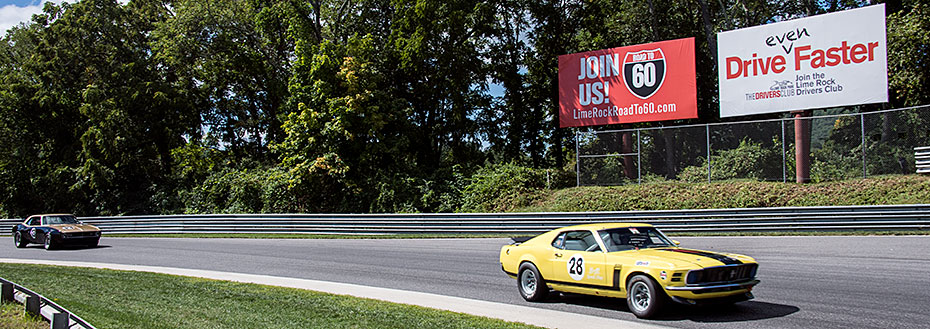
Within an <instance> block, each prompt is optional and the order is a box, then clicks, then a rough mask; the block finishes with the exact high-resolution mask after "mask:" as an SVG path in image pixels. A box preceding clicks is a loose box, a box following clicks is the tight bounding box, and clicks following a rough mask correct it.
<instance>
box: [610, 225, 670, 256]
mask: <svg viewBox="0 0 930 329" xmlns="http://www.w3.org/2000/svg"><path fill="white" fill-rule="evenodd" d="M597 233H598V235H600V236H601V240H602V241H604V247H606V248H607V252H615V251H624V250H633V249H642V248H659V247H671V246H673V245H674V244H672V242H671V241H670V240H669V239H668V238H667V237H665V235H664V234H662V232H659V230H658V229H656V228H654V227H624V228H613V229H609V230H601V231H598V232H597Z"/></svg>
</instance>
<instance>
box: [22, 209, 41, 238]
mask: <svg viewBox="0 0 930 329" xmlns="http://www.w3.org/2000/svg"><path fill="white" fill-rule="evenodd" d="M23 224H24V225H25V226H26V230H25V232H23V233H22V234H23V236H22V237H23V238H25V239H26V240H27V241H29V242H31V243H39V241H44V240H40V239H42V238H43V237H44V235H43V232H42V231H41V230H40V229H39V226H41V225H42V217H41V216H35V217H30V218H28V219H26V221H25V222H23Z"/></svg>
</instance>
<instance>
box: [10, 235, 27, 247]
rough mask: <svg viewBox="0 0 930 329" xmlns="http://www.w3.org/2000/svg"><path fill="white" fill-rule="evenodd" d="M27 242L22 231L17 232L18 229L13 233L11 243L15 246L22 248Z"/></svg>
mask: <svg viewBox="0 0 930 329" xmlns="http://www.w3.org/2000/svg"><path fill="white" fill-rule="evenodd" d="M27 243H28V242H26V240H23V234H22V233H19V231H16V233H13V244H15V245H16V248H23V247H25V246H26V244H27Z"/></svg>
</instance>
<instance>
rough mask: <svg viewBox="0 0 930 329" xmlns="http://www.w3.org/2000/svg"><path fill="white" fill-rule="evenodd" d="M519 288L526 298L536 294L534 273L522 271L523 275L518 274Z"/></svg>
mask: <svg viewBox="0 0 930 329" xmlns="http://www.w3.org/2000/svg"><path fill="white" fill-rule="evenodd" d="M520 288H521V289H523V294H525V295H527V296H530V295H533V294H534V293H536V273H533V271H530V270H525V271H523V274H520Z"/></svg>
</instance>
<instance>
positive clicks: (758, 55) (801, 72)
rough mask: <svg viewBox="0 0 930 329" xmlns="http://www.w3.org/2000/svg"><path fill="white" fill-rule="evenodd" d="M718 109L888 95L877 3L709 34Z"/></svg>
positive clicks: (820, 104)
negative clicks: (714, 60)
mask: <svg viewBox="0 0 930 329" xmlns="http://www.w3.org/2000/svg"><path fill="white" fill-rule="evenodd" d="M717 51H718V59H717V61H718V62H717V67H718V70H717V71H718V72H717V75H718V77H719V81H720V116H721V117H732V116H740V115H752V114H762V113H774V112H784V111H794V110H804V109H813V108H824V107H835V106H845V105H855V104H867V103H880V102H887V101H888V69H887V67H888V65H887V62H888V60H887V46H886V41H885V5H884V4H880V5H875V6H869V7H863V8H858V9H852V10H847V11H842V12H837V13H832V14H825V15H818V16H812V17H807V18H802V19H796V20H790V21H784V22H779V23H773V24H768V25H763V26H756V27H750V28H745V29H739V30H733V31H726V32H720V33H718V34H717Z"/></svg>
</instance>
